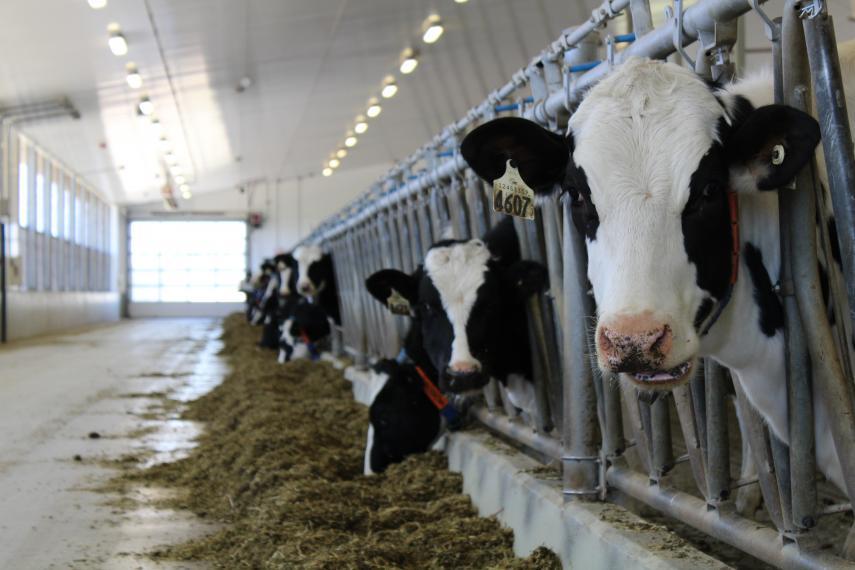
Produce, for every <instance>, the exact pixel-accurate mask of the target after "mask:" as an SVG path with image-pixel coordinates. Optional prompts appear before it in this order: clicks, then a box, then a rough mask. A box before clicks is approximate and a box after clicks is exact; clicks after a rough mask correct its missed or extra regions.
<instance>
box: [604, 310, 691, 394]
mask: <svg viewBox="0 0 855 570" xmlns="http://www.w3.org/2000/svg"><path fill="white" fill-rule="evenodd" d="M673 345H674V334H673V331H672V327H671V325H670V324H669V323H667V322H666V321H664V320H661V319H656V318H654V317H653V316H652V313H649V312H645V313H638V314H631V315H621V316H619V317H617V318H614V319H609V320H607V321H605V322H603V323H601V324H600V326H599V327H598V330H597V355H598V357H599V360H600V365H601V366H602V367H603V368H605V369H606V370H608V371H610V372H614V373H624V374H626V375H627V376H629V378H631V379H632V380H633V381H635V383H636V384H638V385H640V386H643V387H644V388H651V389H664V388H670V387H673V386H676V385H678V384H681V383H682V382H684V381H685V380H687V379H688V377H689V374H690V373H691V370H692V360H691V359H689V360H686V361H684V362H681V363H678V364H677V365H676V366H675V365H673V364H670V363H669V362H673V360H672V358H671V357H672V348H673Z"/></svg>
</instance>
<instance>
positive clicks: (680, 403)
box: [671, 385, 707, 497]
mask: <svg viewBox="0 0 855 570" xmlns="http://www.w3.org/2000/svg"><path fill="white" fill-rule="evenodd" d="M671 393H672V394H673V395H674V405H675V407H676V408H677V417H678V418H679V420H680V428H681V429H682V431H683V440H684V441H685V442H686V452H687V453H688V455H689V465H691V467H692V475H693V476H694V477H695V484H697V486H698V490H699V491H700V492H701V494H703V495H704V496H705V497H706V493H707V478H706V464H705V461H704V455H703V451H702V449H701V441H700V436H699V434H698V425H697V423H696V422H697V417H696V416H695V413H694V408H693V405H692V395H691V389H690V387H689V386H688V385H683V386H679V387H677V388H674V390H672V392H671Z"/></svg>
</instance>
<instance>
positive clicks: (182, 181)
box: [175, 174, 186, 186]
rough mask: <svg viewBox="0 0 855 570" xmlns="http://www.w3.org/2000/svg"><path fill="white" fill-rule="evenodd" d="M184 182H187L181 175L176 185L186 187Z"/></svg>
mask: <svg viewBox="0 0 855 570" xmlns="http://www.w3.org/2000/svg"><path fill="white" fill-rule="evenodd" d="M184 182H186V180H185V179H184V177H183V176H181V175H180V174H179V175H178V176H176V177H175V183H176V184H178V185H181V186H186V184H184Z"/></svg>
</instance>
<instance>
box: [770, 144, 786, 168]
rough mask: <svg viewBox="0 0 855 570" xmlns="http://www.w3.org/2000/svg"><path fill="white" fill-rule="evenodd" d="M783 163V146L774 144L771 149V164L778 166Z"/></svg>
mask: <svg viewBox="0 0 855 570" xmlns="http://www.w3.org/2000/svg"><path fill="white" fill-rule="evenodd" d="M783 162H784V145H782V144H776V145H775V146H774V147H772V164H774V165H775V166H778V165H779V164H782V163H783Z"/></svg>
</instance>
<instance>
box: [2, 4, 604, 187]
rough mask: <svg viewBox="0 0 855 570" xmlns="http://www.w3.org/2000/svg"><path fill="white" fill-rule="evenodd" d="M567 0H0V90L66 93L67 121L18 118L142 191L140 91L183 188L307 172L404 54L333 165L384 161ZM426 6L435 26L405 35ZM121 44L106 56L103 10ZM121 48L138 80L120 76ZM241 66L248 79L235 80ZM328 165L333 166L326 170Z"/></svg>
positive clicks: (568, 19)
mask: <svg viewBox="0 0 855 570" xmlns="http://www.w3.org/2000/svg"><path fill="white" fill-rule="evenodd" d="M582 4H583V2H582V1H581V0H580V2H579V3H575V2H568V1H567V0H470V1H469V2H468V3H465V4H457V3H455V2H454V1H453V0H432V1H424V0H244V1H238V0H109V2H108V5H107V7H106V8H104V9H102V10H92V9H91V8H89V6H88V5H87V3H86V0H39V1H31V0H28V1H19V0H15V1H12V0H7V1H5V2H0V22H2V24H0V25H1V26H2V31H3V33H2V34H0V53H4V54H5V55H6V57H4V58H2V59H0V106H10V105H16V104H24V103H29V102H35V101H41V100H44V99H47V98H52V97H57V96H63V95H65V96H68V97H69V98H70V99H71V101H72V103H73V104H74V105H75V106H76V107H77V108H78V109H79V111H80V112H81V114H82V118H81V119H80V120H78V121H72V120H71V119H58V120H51V121H45V122H42V123H31V124H27V125H26V126H25V127H24V130H25V131H26V132H27V133H28V134H30V135H31V136H32V137H33V138H35V139H36V140H37V141H39V142H40V143H41V144H42V145H43V146H45V147H47V148H48V150H49V151H51V152H53V153H55V154H57V155H58V156H59V158H60V159H61V160H63V161H64V162H66V163H67V164H69V165H70V166H71V167H72V168H74V169H76V170H78V171H79V172H81V173H82V174H84V175H85V176H86V177H87V178H88V179H90V180H91V181H92V182H93V183H94V184H95V185H96V186H98V187H100V188H101V189H103V190H104V191H106V192H108V193H109V194H111V195H112V197H113V198H114V199H115V201H116V202H119V203H133V202H145V201H151V200H153V199H155V198H157V196H158V195H159V190H158V189H159V188H160V186H161V185H162V184H163V183H164V178H163V174H164V171H163V165H162V162H161V161H162V159H161V153H160V151H159V150H158V145H157V141H156V136H155V135H154V133H153V132H152V131H151V129H150V127H148V126H147V123H146V121H145V120H142V119H140V118H138V117H137V115H136V112H135V106H136V103H137V102H138V100H139V98H140V96H141V95H143V94H147V95H148V96H149V97H150V98H151V99H152V101H153V102H154V104H155V112H156V114H157V116H158V117H159V119H160V121H161V123H162V124H163V125H164V127H165V134H166V135H167V136H168V138H169V140H170V141H171V142H172V144H173V147H174V149H175V152H176V154H177V156H178V157H179V158H180V161H181V163H182V164H183V165H184V169H185V170H187V171H188V174H189V175H188V178H190V181H191V184H192V188H193V191H194V192H196V193H199V192H205V191H213V190H221V189H225V188H230V187H234V186H236V185H238V184H241V183H245V182H247V181H251V180H259V179H267V180H271V181H272V180H276V179H289V178H294V177H297V176H304V177H305V176H312V175H317V174H318V173H319V172H320V170H321V168H322V166H323V163H324V161H325V160H326V159H328V158H329V155H330V153H331V152H332V151H334V150H335V149H336V148H337V147H339V146H340V145H341V143H342V141H343V139H344V135H345V132H346V130H347V129H348V128H349V127H351V126H352V124H353V119H354V117H355V116H356V115H358V114H360V113H362V112H364V110H365V106H366V102H367V100H368V98H369V97H370V96H372V95H376V94H378V92H379V88H380V86H381V83H382V80H383V77H384V76H385V75H386V74H388V73H392V72H397V63H398V58H399V56H400V53H401V51H402V50H403V49H404V48H405V47H408V46H410V45H412V46H416V47H420V48H421V49H422V57H421V60H420V65H419V67H418V69H417V70H416V71H415V72H414V73H413V74H412V75H409V76H403V77H402V76H400V74H399V73H396V75H397V76H398V83H399V87H400V90H399V92H398V95H396V96H395V97H394V98H393V99H391V100H384V108H383V113H382V114H381V115H380V116H379V117H378V118H377V119H374V120H372V121H370V128H369V130H368V132H367V133H366V134H364V135H363V136H361V137H360V142H359V144H358V145H357V146H356V147H355V148H354V149H352V150H351V152H350V155H349V156H348V157H347V158H345V159H344V161H343V164H342V166H341V167H340V169H339V170H340V171H347V170H348V169H349V168H357V167H363V166H367V165H372V164H383V163H389V164H390V163H391V162H392V161H394V160H395V159H398V158H402V157H404V156H406V155H408V154H409V153H411V152H412V151H413V150H415V149H416V148H418V147H419V146H420V145H421V144H422V143H423V142H424V141H426V140H427V139H428V138H429V137H431V136H432V135H433V134H435V133H436V132H438V131H439V130H441V128H442V127H444V126H445V125H447V124H448V123H450V122H452V121H453V120H455V119H457V118H459V117H460V116H461V115H463V114H464V113H465V112H466V110H467V109H468V108H469V107H471V106H472V105H473V104H475V103H477V102H479V101H481V100H482V99H483V98H484V96H485V95H486V94H487V93H488V92H489V91H490V90H492V89H493V88H495V87H497V86H498V85H501V84H503V83H504V82H505V81H507V79H508V78H509V77H510V75H511V73H512V72H513V71H515V70H516V69H517V68H519V67H520V66H521V65H522V64H523V63H524V62H526V61H528V60H529V59H530V57H531V56H532V55H533V54H536V53H537V52H539V51H540V50H541V49H542V48H543V46H545V45H546V44H547V43H548V42H549V41H551V40H552V39H554V38H555V37H557V35H558V34H559V33H560V30H561V29H562V28H563V27H565V26H567V25H569V24H572V23H575V22H579V21H581V20H582V19H584V18H585V17H587V15H588V14H590V11H589V8H587V7H585V6H583V5H582ZM431 12H436V13H438V14H439V15H440V16H441V17H442V19H443V23H444V25H445V34H444V35H443V36H442V38H441V39H440V40H439V42H437V43H436V44H434V45H431V46H424V45H421V42H420V33H419V32H420V27H421V24H422V22H423V20H424V19H425V17H426V16H427V15H428V14H430V13H431ZM111 22H117V23H118V24H120V25H121V27H122V30H123V32H124V34H125V36H126V37H127V39H128V44H129V53H128V55H127V56H124V57H115V56H113V55H112V54H111V53H110V51H109V50H108V48H107V26H108V24H109V23H111ZM130 61H133V62H134V63H136V64H137V66H138V67H139V69H140V72H141V74H142V76H143V81H144V85H143V88H142V89H140V90H133V89H131V88H130V87H128V86H127V84H126V83H125V79H124V76H125V71H124V70H125V64H126V63H127V62H130ZM243 76H249V77H250V78H252V80H253V84H252V86H251V87H250V88H249V89H247V90H246V91H245V92H243V93H237V91H236V89H235V87H236V85H237V83H238V81H239V80H240V78H241V77H243ZM335 176H340V174H336V175H335Z"/></svg>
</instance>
